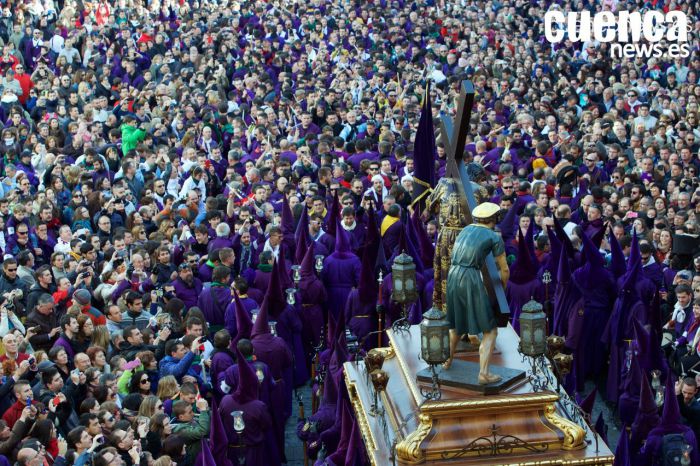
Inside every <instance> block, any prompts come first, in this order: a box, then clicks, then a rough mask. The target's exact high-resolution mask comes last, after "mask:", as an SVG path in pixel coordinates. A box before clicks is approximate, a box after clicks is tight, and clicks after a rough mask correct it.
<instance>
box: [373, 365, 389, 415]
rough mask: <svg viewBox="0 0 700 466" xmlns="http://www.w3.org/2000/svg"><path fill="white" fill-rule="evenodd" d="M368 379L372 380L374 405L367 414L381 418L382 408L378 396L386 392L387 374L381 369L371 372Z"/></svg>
mask: <svg viewBox="0 0 700 466" xmlns="http://www.w3.org/2000/svg"><path fill="white" fill-rule="evenodd" d="M370 379H371V380H372V386H373V387H374V403H373V404H372V407H371V408H370V411H369V414H370V415H371V416H375V417H377V416H383V415H384V408H383V407H382V406H381V405H380V403H379V394H380V393H381V392H383V391H384V390H386V386H387V384H388V383H389V374H387V373H386V371H383V370H381V369H378V370H375V371H372V373H371V374H370Z"/></svg>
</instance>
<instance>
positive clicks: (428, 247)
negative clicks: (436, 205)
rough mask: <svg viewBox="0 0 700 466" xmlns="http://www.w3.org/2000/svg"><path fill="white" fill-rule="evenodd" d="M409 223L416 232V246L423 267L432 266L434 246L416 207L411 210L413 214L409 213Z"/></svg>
mask: <svg viewBox="0 0 700 466" xmlns="http://www.w3.org/2000/svg"><path fill="white" fill-rule="evenodd" d="M411 223H412V224H413V229H414V230H415V232H416V238H417V243H416V246H417V247H418V251H419V252H420V258H421V261H422V262H423V267H428V268H432V265H433V259H434V258H435V247H434V246H433V243H432V241H430V238H429V237H428V233H427V232H426V231H425V226H424V225H423V222H422V221H421V218H420V212H419V211H418V209H414V210H413V215H411Z"/></svg>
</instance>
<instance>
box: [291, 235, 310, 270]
mask: <svg viewBox="0 0 700 466" xmlns="http://www.w3.org/2000/svg"><path fill="white" fill-rule="evenodd" d="M295 241H296V243H295V246H294V263H295V264H297V265H299V264H301V261H303V260H304V254H305V253H306V249H307V248H308V245H309V238H308V236H307V235H296V238H295Z"/></svg>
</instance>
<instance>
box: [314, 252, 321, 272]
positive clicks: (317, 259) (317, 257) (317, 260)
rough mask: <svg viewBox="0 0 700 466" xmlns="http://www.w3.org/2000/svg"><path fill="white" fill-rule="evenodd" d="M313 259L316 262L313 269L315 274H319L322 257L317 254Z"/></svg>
mask: <svg viewBox="0 0 700 466" xmlns="http://www.w3.org/2000/svg"><path fill="white" fill-rule="evenodd" d="M315 258H316V262H315V265H314V268H315V269H316V273H318V274H320V273H321V272H323V255H322V254H317V255H316V256H315Z"/></svg>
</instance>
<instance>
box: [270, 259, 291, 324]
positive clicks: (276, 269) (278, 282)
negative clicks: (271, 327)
mask: <svg viewBox="0 0 700 466" xmlns="http://www.w3.org/2000/svg"><path fill="white" fill-rule="evenodd" d="M282 287H283V284H282V275H281V271H280V266H279V261H273V263H272V272H271V273H270V281H269V283H268V284H267V292H266V293H265V296H266V297H269V302H268V304H269V306H270V309H269V311H270V315H271V316H272V318H273V319H277V317H278V316H279V315H280V314H281V313H282V311H283V310H284V308H285V307H287V298H286V296H285V294H284V290H283V289H282Z"/></svg>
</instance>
